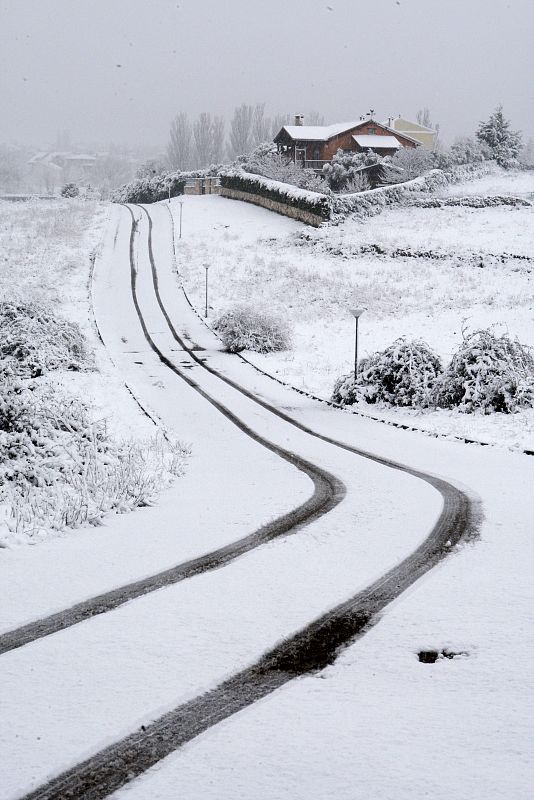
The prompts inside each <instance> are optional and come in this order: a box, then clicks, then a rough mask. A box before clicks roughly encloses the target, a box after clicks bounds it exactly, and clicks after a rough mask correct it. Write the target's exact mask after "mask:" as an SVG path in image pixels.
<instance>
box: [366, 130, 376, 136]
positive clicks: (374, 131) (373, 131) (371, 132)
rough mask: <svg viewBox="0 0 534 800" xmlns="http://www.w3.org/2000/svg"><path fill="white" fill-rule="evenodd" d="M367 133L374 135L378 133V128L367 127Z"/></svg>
mask: <svg viewBox="0 0 534 800" xmlns="http://www.w3.org/2000/svg"><path fill="white" fill-rule="evenodd" d="M367 133H368V135H369V136H373V135H374V134H375V133H376V128H367Z"/></svg>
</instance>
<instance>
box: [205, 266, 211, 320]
mask: <svg viewBox="0 0 534 800" xmlns="http://www.w3.org/2000/svg"><path fill="white" fill-rule="evenodd" d="M209 268H210V265H209V264H204V269H205V270H206V307H205V309H204V318H205V319H207V317H208V270H209Z"/></svg>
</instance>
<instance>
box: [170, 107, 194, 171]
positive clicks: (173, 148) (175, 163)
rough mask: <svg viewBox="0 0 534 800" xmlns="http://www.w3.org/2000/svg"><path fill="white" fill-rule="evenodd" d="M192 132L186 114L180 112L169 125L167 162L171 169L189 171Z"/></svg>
mask: <svg viewBox="0 0 534 800" xmlns="http://www.w3.org/2000/svg"><path fill="white" fill-rule="evenodd" d="M192 137H193V130H192V127H191V123H190V121H189V118H188V116H187V114H186V113H185V112H184V111H182V112H181V113H180V114H177V115H176V117H175V118H174V120H173V121H172V123H171V131H170V141H169V144H168V145H167V160H168V162H169V166H170V167H171V169H182V170H184V169H189V167H190V166H191V145H192Z"/></svg>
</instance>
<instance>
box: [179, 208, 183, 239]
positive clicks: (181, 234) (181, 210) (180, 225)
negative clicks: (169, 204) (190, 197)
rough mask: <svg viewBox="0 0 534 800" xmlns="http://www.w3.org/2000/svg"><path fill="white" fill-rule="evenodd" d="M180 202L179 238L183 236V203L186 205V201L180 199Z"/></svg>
mask: <svg viewBox="0 0 534 800" xmlns="http://www.w3.org/2000/svg"><path fill="white" fill-rule="evenodd" d="M178 202H179V203H180V235H179V237H178V238H179V239H181V238H182V208H183V205H184V201H183V200H179V201H178Z"/></svg>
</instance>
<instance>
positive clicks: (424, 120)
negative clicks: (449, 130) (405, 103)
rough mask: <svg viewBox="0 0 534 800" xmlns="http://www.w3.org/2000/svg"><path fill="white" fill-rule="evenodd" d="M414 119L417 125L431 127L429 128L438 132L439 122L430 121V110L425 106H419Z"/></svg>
mask: <svg viewBox="0 0 534 800" xmlns="http://www.w3.org/2000/svg"><path fill="white" fill-rule="evenodd" d="M416 119H417V122H418V123H419V125H423V126H424V127H425V128H431V130H433V131H436V133H439V123H436V124H434V123H433V122H432V118H431V116H430V110H429V109H428V108H427V107H426V106H425V107H424V108H420V109H419V111H418V112H417V114H416Z"/></svg>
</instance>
